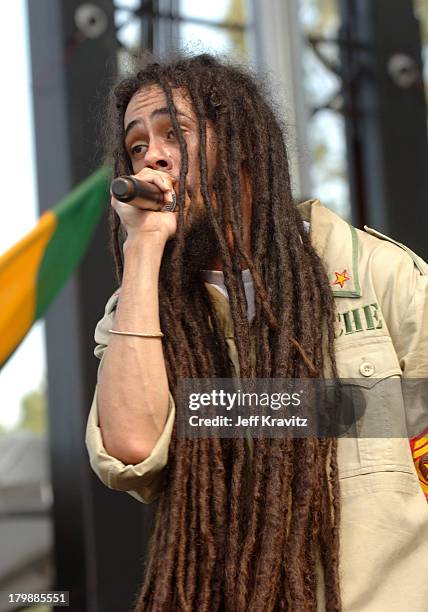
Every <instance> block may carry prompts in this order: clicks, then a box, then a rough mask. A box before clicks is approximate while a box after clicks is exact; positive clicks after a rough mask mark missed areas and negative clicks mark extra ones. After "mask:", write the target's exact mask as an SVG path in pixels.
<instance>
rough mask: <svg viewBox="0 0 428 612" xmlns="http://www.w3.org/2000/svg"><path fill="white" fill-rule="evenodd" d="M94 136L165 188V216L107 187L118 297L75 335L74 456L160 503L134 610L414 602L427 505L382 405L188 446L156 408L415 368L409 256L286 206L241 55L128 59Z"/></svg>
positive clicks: (417, 345)
mask: <svg viewBox="0 0 428 612" xmlns="http://www.w3.org/2000/svg"><path fill="white" fill-rule="evenodd" d="M107 130H108V132H109V134H110V137H111V138H110V144H111V149H110V151H111V153H112V157H113V160H114V176H120V175H133V176H135V177H136V178H137V179H139V180H140V181H144V182H148V183H153V184H154V185H156V186H157V187H158V188H159V189H160V190H161V191H162V192H163V193H164V200H165V202H171V201H172V199H173V192H174V194H176V195H177V205H176V208H175V209H174V211H173V212H162V211H160V210H159V211H156V210H148V208H150V207H151V208H153V202H150V201H148V200H147V201H146V200H143V199H135V200H133V201H132V202H130V203H127V204H125V203H122V202H119V201H118V200H116V199H115V198H112V209H111V215H112V216H111V220H112V224H111V227H112V246H113V250H114V257H115V262H116V270H117V278H118V285H119V289H118V290H117V291H116V292H115V293H114V294H113V295H112V296H111V297H110V299H109V300H108V302H107V305H106V308H105V315H104V317H103V318H102V320H101V321H100V322H99V324H98V325H97V328H96V332H95V339H96V342H97V347H96V349H95V354H96V356H97V357H99V358H102V359H101V363H100V368H99V373H98V382H97V387H96V390H95V396H94V401H93V405H92V408H91V412H90V415H89V419H88V425H87V435H86V444H87V447H88V451H89V455H90V461H91V465H92V467H93V469H94V470H95V471H96V473H97V474H98V475H99V477H100V478H101V480H102V481H103V482H104V483H105V484H106V485H107V486H108V487H110V488H112V489H117V490H122V491H127V492H128V493H129V494H130V495H132V496H133V497H134V498H136V499H138V500H139V501H142V502H145V503H149V502H151V501H152V500H154V499H156V498H159V505H158V508H157V514H156V521H155V527H154V532H153V535H152V541H151V546H150V551H149V557H148V564H147V566H146V568H145V573H144V581H143V584H142V586H141V589H140V592H139V593H138V597H137V598H136V602H135V610H136V611H138V612H140V611H150V612H154V611H162V612H167V611H171V612H172V611H175V610H182V611H188V612H196V611H198V612H199V611H203V610H204V611H210V612H211V611H213V612H214V611H223V610H224V611H227V612H246V611H252V612H259V611H260V612H262V611H263V612H276V611H279V610H287V611H293V612H303V611H309V610H327V611H339V610H344V611H346V612H357V611H358V612H363V611H364V612H384V611H385V612H386V611H387V610H388V611H392V610H395V611H397V612H398V611H401V610H404V609H409V610H412V612H425V611H426V609H427V602H428V581H427V580H426V560H427V558H428V506H427V503H426V499H425V496H424V492H423V488H422V485H423V483H421V482H419V480H418V474H417V471H416V468H415V465H414V462H413V459H412V453H411V450H410V445H409V441H408V439H406V438H403V437H401V438H394V437H391V435H388V434H389V433H390V432H389V429H388V414H389V411H390V410H391V411H395V413H397V411H398V413H399V414H402V416H403V419H404V418H405V417H406V416H407V415H405V414H404V412H405V411H404V408H403V406H402V399H401V398H400V397H398V396H397V397H394V398H393V399H392V400H391V401H392V402H393V403H394V402H395V404H394V405H390V404H388V403H387V402H382V405H374V406H369V407H368V409H369V410H375V411H384V412H385V415H383V412H382V413H380V414H381V415H383V416H384V417H385V418H384V419H383V416H382V418H381V422H382V423H383V422H384V423H385V426H384V427H385V429H384V430H383V431H382V433H383V434H384V435H383V437H376V438H374V437H372V438H370V437H367V438H347V439H344V438H314V437H307V438H299V439H292V438H289V437H284V438H257V439H253V440H252V439H246V438H245V437H242V438H239V439H222V438H210V439H195V440H191V439H182V438H178V437H177V432H176V418H175V417H176V387H177V382H178V380H179V379H182V378H232V377H236V376H240V377H242V378H332V377H333V378H336V377H342V378H352V379H355V381H356V384H358V385H361V386H362V387H364V388H370V386H374V385H376V384H382V382H384V381H385V379H388V378H390V377H402V378H406V377H419V378H422V377H427V375H428V267H427V265H426V263H425V262H424V261H423V260H422V259H420V258H419V257H418V256H417V255H415V254H414V253H412V252H411V251H410V250H409V249H406V248H405V247H404V248H403V247H402V245H399V244H397V243H394V241H392V240H391V239H389V238H388V237H386V236H383V235H381V234H378V233H377V232H376V231H375V230H370V229H368V230H367V231H366V232H364V231H360V230H357V229H355V228H353V227H351V226H350V225H348V224H347V223H346V222H345V221H343V220H342V219H340V218H339V217H337V216H336V215H335V214H333V213H332V212H331V211H329V210H328V209H327V208H325V207H323V206H322V205H321V204H320V202H319V201H318V200H311V201H308V202H305V203H303V204H300V205H298V206H296V205H295V204H294V202H293V197H292V193H291V187H290V174H289V167H288V160H287V152H286V147H285V144H284V131H283V129H282V126H281V124H280V122H279V120H278V118H277V117H276V115H275V113H274V111H273V107H272V105H271V104H270V102H269V97H268V95H267V92H266V91H265V89H264V87H263V86H262V84H260V83H259V82H258V80H257V79H256V78H255V77H254V76H252V75H251V74H250V73H249V72H246V71H244V70H243V69H242V68H238V67H236V66H232V65H230V64H228V63H226V62H220V61H218V60H217V59H214V58H213V57H211V56H209V55H206V54H204V55H199V56H194V57H184V56H179V57H175V58H173V59H172V60H168V61H164V62H155V61H153V60H152V61H151V62H150V61H149V62H146V63H145V65H144V67H143V68H142V69H141V70H140V71H139V72H138V74H136V76H135V77H132V78H128V79H126V80H124V81H122V82H121V83H120V84H119V85H118V86H117V87H116V88H115V90H114V93H113V96H112V104H111V111H110V115H109V118H108V122H107ZM379 379H380V380H379ZM388 401H389V400H388ZM425 408H426V407H425ZM427 484H428V483H427Z"/></svg>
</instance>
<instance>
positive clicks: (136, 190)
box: [110, 176, 165, 211]
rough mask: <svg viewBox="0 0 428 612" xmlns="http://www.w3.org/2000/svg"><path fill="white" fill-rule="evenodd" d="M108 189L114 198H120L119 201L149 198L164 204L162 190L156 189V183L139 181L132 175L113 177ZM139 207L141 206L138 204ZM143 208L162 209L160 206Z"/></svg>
mask: <svg viewBox="0 0 428 612" xmlns="http://www.w3.org/2000/svg"><path fill="white" fill-rule="evenodd" d="M110 189H111V192H112V194H113V195H114V197H115V198H116V200H120V202H125V203H127V202H130V201H131V200H134V198H142V199H144V200H151V201H152V202H154V203H155V202H156V203H158V204H163V205H165V201H164V197H163V191H161V190H160V189H158V187H157V186H156V185H153V184H152V183H146V182H143V181H139V180H138V179H136V178H135V177H133V176H119V177H118V178H115V179H114V180H113V181H112V182H111V186H110ZM139 208H143V207H142V206H139ZM144 209H145V210H155V211H160V210H162V207H159V206H158V207H153V208H146V207H144Z"/></svg>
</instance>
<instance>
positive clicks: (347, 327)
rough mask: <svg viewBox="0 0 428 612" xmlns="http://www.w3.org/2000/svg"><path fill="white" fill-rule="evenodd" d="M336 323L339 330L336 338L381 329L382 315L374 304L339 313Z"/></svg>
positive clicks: (377, 305)
mask: <svg viewBox="0 0 428 612" xmlns="http://www.w3.org/2000/svg"><path fill="white" fill-rule="evenodd" d="M337 321H338V324H339V329H338V331H337V333H336V338H339V337H340V336H343V335H345V336H347V335H349V334H355V333H358V332H362V331H370V330H372V329H382V326H383V323H382V313H381V310H380V308H379V304H377V303H376V302H373V303H372V304H366V305H365V306H361V307H360V308H354V309H352V310H347V311H346V312H339V313H338V315H337Z"/></svg>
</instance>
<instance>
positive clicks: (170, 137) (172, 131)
mask: <svg viewBox="0 0 428 612" xmlns="http://www.w3.org/2000/svg"><path fill="white" fill-rule="evenodd" d="M166 137H167V138H168V140H171V139H174V138H175V134H174V130H173V129H171V130H168V132H167V134H166Z"/></svg>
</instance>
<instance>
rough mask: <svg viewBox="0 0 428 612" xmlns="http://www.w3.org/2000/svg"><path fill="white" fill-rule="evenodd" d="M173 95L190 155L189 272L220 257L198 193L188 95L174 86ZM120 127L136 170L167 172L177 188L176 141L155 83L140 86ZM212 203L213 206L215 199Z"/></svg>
mask: <svg viewBox="0 0 428 612" xmlns="http://www.w3.org/2000/svg"><path fill="white" fill-rule="evenodd" d="M173 99H174V104H175V107H176V109H177V120H178V122H179V124H180V127H181V130H182V132H183V136H184V138H185V140H186V144H187V154H188V173H187V180H186V195H185V203H184V217H185V251H184V257H183V265H185V266H186V269H187V271H188V272H194V271H197V270H198V269H201V268H209V267H210V265H211V263H212V261H213V259H214V258H215V257H216V255H218V248H217V246H216V242H217V241H216V238H215V234H214V232H213V230H212V228H211V224H210V222H209V220H208V216H207V213H206V210H205V205H204V203H203V200H202V195H201V192H200V177H199V134H198V122H197V118H196V115H195V112H194V110H193V106H192V103H191V101H190V99H189V97H188V96H186V95H185V93H184V92H183V91H182V90H178V89H175V90H173ZM206 125H207V165H208V180H209V183H210V182H211V179H212V174H213V170H214V166H215V144H214V129H213V126H212V124H211V123H210V122H209V121H207V124H206ZM124 129H125V148H126V151H127V153H128V155H129V159H130V160H131V163H132V167H133V172H134V174H136V173H138V172H140V171H141V170H142V169H143V168H152V169H153V170H161V171H163V172H167V173H168V174H169V175H170V176H172V178H173V179H174V181H175V189H176V191H177V190H178V179H179V175H180V162H181V155H180V145H179V143H178V140H177V139H176V137H175V135H174V130H173V127H172V123H171V119H170V116H169V112H168V105H167V101H166V97H165V94H164V92H163V90H162V89H161V88H160V87H159V86H157V85H151V86H149V87H144V88H142V89H140V90H139V91H137V92H136V93H135V94H134V95H133V97H132V98H131V100H130V102H129V104H128V107H127V109H126V113H125V117H124ZM211 201H212V202H213V206H214V208H215V209H216V204H215V200H214V198H213V197H211ZM159 214H162V213H159ZM171 246H172V245H168V248H167V249H166V251H165V256H166V259H168V252H169V251H170V250H171Z"/></svg>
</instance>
